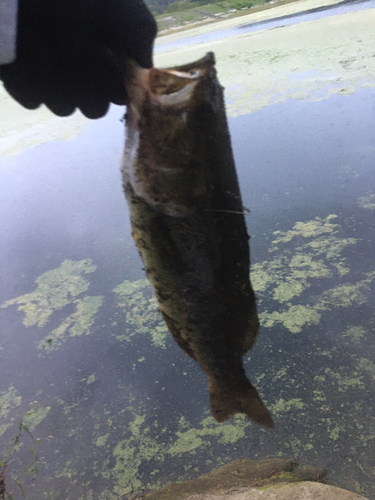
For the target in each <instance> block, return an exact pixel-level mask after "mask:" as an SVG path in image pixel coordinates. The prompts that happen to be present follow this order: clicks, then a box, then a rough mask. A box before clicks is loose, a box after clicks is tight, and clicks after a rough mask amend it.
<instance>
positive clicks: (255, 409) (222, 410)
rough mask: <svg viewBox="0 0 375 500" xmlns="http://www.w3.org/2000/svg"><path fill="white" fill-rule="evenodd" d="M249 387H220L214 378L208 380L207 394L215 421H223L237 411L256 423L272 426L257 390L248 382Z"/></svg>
mask: <svg viewBox="0 0 375 500" xmlns="http://www.w3.org/2000/svg"><path fill="white" fill-rule="evenodd" d="M248 385H249V387H246V388H243V387H239V388H238V389H237V388H235V389H234V390H233V389H229V388H222V387H221V384H220V383H218V382H217V381H215V380H212V379H211V380H209V394H210V404H211V411H212V415H213V417H214V419H215V420H216V421H217V422H224V421H225V420H228V419H229V418H231V417H233V415H236V414H237V413H245V414H246V415H247V416H248V417H249V418H250V419H251V420H253V421H254V422H256V423H257V424H260V425H264V426H265V427H269V428H272V427H273V426H274V424H273V420H272V418H271V415H270V413H269V411H268V410H267V408H266V407H265V405H264V404H263V402H262V400H261V399H260V397H259V395H258V393H257V390H256V389H255V387H253V386H252V385H251V384H250V382H248Z"/></svg>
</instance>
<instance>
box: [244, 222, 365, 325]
mask: <svg viewBox="0 0 375 500" xmlns="http://www.w3.org/2000/svg"><path fill="white" fill-rule="evenodd" d="M336 219H337V216H336V215H335V214H330V215H328V216H327V217H326V218H320V217H316V218H315V219H312V220H310V221H298V222H296V223H295V224H294V226H293V228H292V229H290V230H288V231H275V232H274V233H273V236H274V237H276V238H274V239H273V241H272V246H271V247H270V249H269V251H268V253H269V255H273V254H274V256H273V257H272V258H271V259H270V260H264V261H263V262H260V263H255V264H254V265H253V266H252V269H251V281H252V284H253V287H254V290H255V291H256V292H257V295H258V298H259V301H260V304H262V302H263V301H264V300H266V299H268V300H269V299H272V300H273V301H274V302H275V303H276V304H280V305H281V307H280V305H278V306H276V307H275V309H276V310H273V311H272V310H270V308H269V307H268V308H267V310H266V311H262V312H261V313H260V315H259V317H260V321H261V324H262V326H263V327H266V328H271V327H273V326H276V325H282V326H283V327H284V328H286V329H288V330H289V331H290V332H292V333H300V332H301V331H302V329H303V328H304V327H305V326H311V325H317V324H318V323H319V322H320V319H321V316H322V312H323V311H326V310H331V309H333V308H335V307H349V306H350V305H352V304H353V303H356V304H360V303H363V302H364V301H366V300H367V299H366V297H365V295H364V291H365V290H367V289H368V287H369V283H370V282H371V281H372V278H371V276H370V275H368V276H367V278H366V279H364V280H361V281H360V282H358V283H355V284H351V283H348V284H345V285H340V286H337V287H335V288H329V289H328V290H325V291H324V292H323V293H321V294H320V295H319V296H317V297H316V298H315V300H314V303H311V304H309V303H306V302H305V301H304V300H303V299H302V297H304V295H305V294H306V291H307V290H308V289H309V288H310V287H312V286H314V285H315V283H319V285H321V284H322V283H324V280H327V281H326V283H327V284H328V283H330V282H331V279H332V278H335V277H336V278H337V277H342V276H344V275H346V274H348V273H349V271H350V269H349V268H348V267H347V266H346V264H345V262H346V259H345V257H344V256H343V252H344V251H345V250H346V249H347V248H348V247H349V246H351V245H355V244H356V239H354V238H343V237H342V236H341V234H342V228H341V227H340V225H339V224H337V223H336V222H334V221H335V220H336ZM370 274H371V273H370ZM296 300H298V302H301V300H302V303H293V302H294V301H296Z"/></svg>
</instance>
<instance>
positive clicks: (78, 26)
mask: <svg viewBox="0 0 375 500" xmlns="http://www.w3.org/2000/svg"><path fill="white" fill-rule="evenodd" d="M155 36H156V23H155V20H154V18H153V17H152V15H151V13H150V11H149V10H148V8H147V7H146V5H145V4H144V3H143V0H19V12H18V31H17V58H16V60H15V61H14V62H13V63H11V64H6V65H2V66H0V78H1V79H2V80H3V82H4V86H5V88H6V89H7V91H8V92H9V94H10V95H11V96H12V97H14V98H15V99H16V100H17V101H18V102H19V103H20V104H22V106H24V107H26V108H28V109H35V108H37V107H38V106H39V105H40V104H42V103H44V104H46V105H47V106H48V107H49V109H50V110H51V111H52V112H53V113H55V114H56V115H59V116H67V115H69V114H71V113H73V111H74V110H75V109H76V108H79V109H80V110H81V111H82V113H83V114H84V115H86V116H87V117H89V118H99V117H101V116H103V115H104V114H105V113H106V111H107V109H108V106H109V103H110V102H113V103H116V104H126V91H125V88H124V83H123V80H124V78H123V75H122V74H121V71H120V70H119V69H118V66H117V62H118V61H123V60H124V59H125V58H132V59H135V60H136V61H137V63H138V64H139V65H141V66H143V67H145V68H149V67H151V66H152V48H153V42H154V38H155Z"/></svg>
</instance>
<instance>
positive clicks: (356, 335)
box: [343, 326, 366, 344]
mask: <svg viewBox="0 0 375 500" xmlns="http://www.w3.org/2000/svg"><path fill="white" fill-rule="evenodd" d="M365 333H366V330H365V329H364V328H363V327H362V326H350V327H349V328H348V329H347V330H346V331H345V332H344V333H343V337H344V338H347V339H348V340H350V341H351V342H353V343H354V344H357V343H358V342H360V341H361V339H362V338H363V337H364V336H365Z"/></svg>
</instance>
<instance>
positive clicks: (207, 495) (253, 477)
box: [142, 458, 366, 500]
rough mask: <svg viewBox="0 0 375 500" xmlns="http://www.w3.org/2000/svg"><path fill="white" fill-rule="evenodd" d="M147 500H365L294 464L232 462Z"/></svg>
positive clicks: (321, 471)
mask: <svg viewBox="0 0 375 500" xmlns="http://www.w3.org/2000/svg"><path fill="white" fill-rule="evenodd" d="M142 498H143V499H145V500H146V499H147V500H182V499H183V500H258V499H259V500H260V499H261V500H271V499H272V500H315V499H324V500H366V499H365V498H364V497H362V496H361V495H357V494H356V493H352V492H350V491H347V490H343V489H341V488H338V487H336V486H335V485H334V483H333V481H331V480H330V479H328V478H327V475H326V471H325V470H324V469H318V468H317V467H314V466H311V465H303V466H300V465H298V464H297V462H295V461H294V460H285V459H276V458H274V459H272V458H271V459H266V460H249V459H245V460H235V461H234V462H231V463H229V464H227V465H224V466H223V467H220V468H219V469H216V470H214V471H212V472H210V473H209V474H206V475H204V476H201V477H200V478H198V479H193V480H190V481H185V482H183V483H176V484H170V485H168V486H166V487H165V488H162V489H161V490H158V491H155V492H152V493H148V494H147V495H145V496H142Z"/></svg>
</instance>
